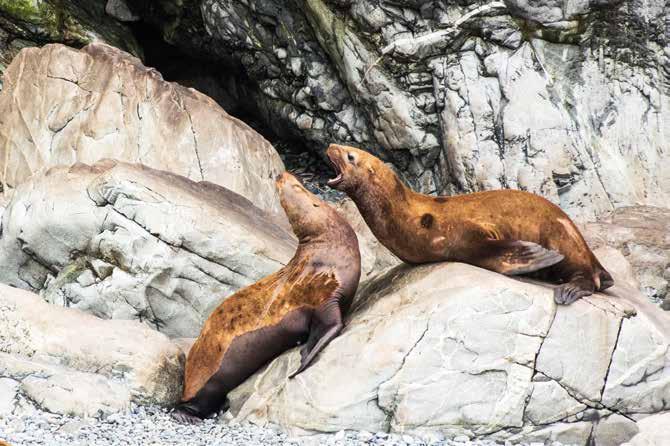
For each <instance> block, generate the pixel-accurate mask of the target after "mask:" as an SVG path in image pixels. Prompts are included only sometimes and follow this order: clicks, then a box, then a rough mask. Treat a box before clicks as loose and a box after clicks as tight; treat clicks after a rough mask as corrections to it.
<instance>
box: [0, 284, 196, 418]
mask: <svg viewBox="0 0 670 446" xmlns="http://www.w3.org/2000/svg"><path fill="white" fill-rule="evenodd" d="M183 366H184V354H183V352H182V351H181V349H179V348H178V347H177V346H176V345H174V344H173V343H172V342H170V340H169V339H168V338H167V337H166V336H165V335H163V334H161V333H159V332H157V331H155V330H152V329H151V328H149V327H147V326H146V325H142V324H140V323H138V322H134V321H105V320H102V319H99V318H97V317H95V316H91V315H88V314H86V313H83V312H81V311H78V310H74V309H67V308H59V307H56V306H54V305H49V304H48V303H46V302H44V301H43V300H42V299H40V297H39V296H36V295H34V294H32V293H29V292H27V291H23V290H19V289H16V288H11V287H8V286H5V285H0V416H2V415H3V414H4V415H8V414H26V413H27V414H30V413H34V412H35V411H39V410H44V411H47V412H52V413H60V414H67V415H74V416H80V417H99V416H107V415H110V414H112V413H115V412H120V411H127V410H129V409H130V407H131V404H132V403H135V404H153V405H160V406H171V405H173V404H174V403H175V402H176V401H177V400H178V398H179V397H180V396H181V376H182V371H183Z"/></svg>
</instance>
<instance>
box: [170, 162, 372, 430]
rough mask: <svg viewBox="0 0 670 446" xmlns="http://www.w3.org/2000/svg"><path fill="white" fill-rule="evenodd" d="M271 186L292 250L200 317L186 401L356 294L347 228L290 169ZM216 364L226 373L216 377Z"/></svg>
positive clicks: (355, 255)
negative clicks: (282, 262) (292, 238)
mask: <svg viewBox="0 0 670 446" xmlns="http://www.w3.org/2000/svg"><path fill="white" fill-rule="evenodd" d="M277 186H278V189H279V192H280V196H281V201H282V206H283V207H284V210H285V211H286V213H287V216H288V217H289V221H290V223H291V226H292V227H293V230H294V232H295V234H296V235H297V236H298V239H299V245H298V249H297V251H296V253H295V255H294V256H293V258H292V259H291V261H290V262H289V263H288V264H287V265H286V266H285V267H284V268H282V269H280V270H279V271H277V272H276V273H274V274H272V275H270V276H267V277H265V278H263V279H261V280H260V281H258V282H256V283H254V284H253V285H250V286H248V287H246V288H244V289H241V290H239V291H238V292H236V293H235V294H233V295H232V296H230V297H229V298H228V299H226V300H225V301H224V302H223V303H222V304H221V305H220V306H219V307H218V308H217V309H216V310H215V311H214V312H213V313H212V314H211V315H210V317H209V318H208V319H207V321H206V322H205V325H204V328H203V330H202V332H201V333H200V336H199V337H198V339H197V340H196V342H195V344H194V345H193V347H192V349H191V351H190V352H189V354H188V358H187V361H186V369H185V379H184V381H185V382H184V391H183V396H182V404H183V405H184V406H185V407H186V406H188V404H189V401H191V400H193V399H194V398H195V397H196V395H199V392H200V395H199V396H198V398H201V397H202V392H201V391H202V390H203V388H204V387H205V386H206V385H210V384H211V383H212V380H214V379H215V377H216V379H222V380H223V381H226V380H227V381H226V382H225V383H224V384H225V385H223V386H222V387H221V388H224V387H225V390H226V391H229V390H232V389H231V388H234V386H236V385H237V384H239V382H238V381H240V380H243V379H245V378H246V377H247V376H248V375H250V374H251V373H253V372H254V371H255V370H257V369H258V368H260V367H261V366H262V365H263V364H264V363H265V362H267V361H268V360H271V359H272V358H273V357H274V356H276V355H277V354H279V353H281V351H283V350H285V349H286V348H288V347H290V346H292V345H296V342H301V341H304V340H306V339H307V337H308V336H309V334H310V333H309V332H310V327H312V328H313V327H314V326H315V323H314V321H311V324H310V319H313V318H315V317H316V316H318V312H319V311H321V309H322V308H323V306H324V305H328V304H329V302H330V303H333V302H334V305H336V306H337V307H339V310H341V311H342V312H346V311H347V310H348V308H349V306H350V304H351V299H352V298H353V295H354V293H355V292H356V288H357V287H358V280H359V277H360V254H359V251H358V240H357V238H356V234H355V233H354V231H353V229H351V227H350V226H349V224H348V223H347V222H346V221H345V220H344V219H343V218H342V217H341V216H340V215H339V214H338V213H337V212H336V211H335V210H334V209H332V208H331V207H330V206H328V205H327V204H326V203H324V202H323V201H321V200H319V199H318V198H317V197H315V196H314V195H312V194H311V193H310V192H308V191H307V190H306V189H305V188H304V187H303V186H302V185H301V184H300V183H299V182H298V181H297V180H296V179H295V178H294V177H293V176H292V175H290V174H283V175H282V176H280V178H279V179H278V180H277ZM315 315H316V316H315ZM227 353H229V354H228V355H227ZM231 361H233V363H232V364H231V363H230V362H231ZM222 370H223V371H226V372H230V371H233V373H228V378H227V377H225V376H224V377H221V378H218V375H219V374H221V371H222ZM240 370H242V372H240ZM233 375H235V376H233ZM236 375H239V376H236ZM231 376H233V377H232V378H231ZM231 380H232V381H231ZM221 396H222V395H219V397H221ZM212 397H214V396H212ZM208 398H209V396H208ZM220 403H221V404H222V403H223V400H222V401H221V402H220ZM199 404H200V403H199ZM208 404H209V402H208ZM200 405H201V404H200ZM200 409H201V408H199V409H198V410H200ZM198 410H196V409H194V408H193V407H190V408H189V411H190V412H191V413H195V414H196V415H197V416H198V417H202V416H206V415H208V414H207V413H202V412H198Z"/></svg>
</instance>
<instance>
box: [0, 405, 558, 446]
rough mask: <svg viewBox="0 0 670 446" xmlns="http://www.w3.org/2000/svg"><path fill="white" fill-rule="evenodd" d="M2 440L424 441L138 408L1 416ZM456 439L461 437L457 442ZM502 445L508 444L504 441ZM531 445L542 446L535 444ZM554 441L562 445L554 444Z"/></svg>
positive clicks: (484, 444) (206, 444)
mask: <svg viewBox="0 0 670 446" xmlns="http://www.w3.org/2000/svg"><path fill="white" fill-rule="evenodd" d="M0 440H5V441H7V442H9V444H10V445H12V446H37V445H45V446H98V445H100V446H102V445H104V446H108V445H109V446H117V445H118V446H135V445H137V446H140V445H141V446H168V445H170V446H172V445H179V446H227V445H231V446H259V445H296V446H298V445H299V446H317V445H333V446H340V445H342V446H350V445H380V446H419V445H427V444H428V443H426V442H424V441H422V440H419V439H416V438H413V437H410V436H408V435H402V436H401V435H395V434H387V433H383V432H380V433H376V434H375V433H370V432H344V431H341V432H338V433H336V434H328V435H318V436H314V437H301V438H289V437H288V436H286V434H284V433H282V432H280V431H278V430H275V429H269V428H262V427H259V426H255V425H253V424H248V423H247V424H226V423H225V422H223V421H221V420H220V419H218V420H217V419H209V420H205V421H204V422H202V423H200V424H197V425H182V424H178V423H175V422H174V421H173V420H172V418H171V417H170V415H169V414H168V413H167V412H166V411H165V410H164V409H160V408H153V407H137V408H134V409H133V410H132V411H131V412H130V413H127V414H115V415H111V416H109V417H107V418H106V419H104V420H98V419H81V418H72V417H67V416H62V415H54V414H50V413H46V412H33V413H30V414H29V415H23V416H4V417H0ZM457 440H460V441H457ZM431 444H434V445H440V446H466V445H467V446H494V445H497V444H502V443H495V442H492V441H469V440H468V439H467V438H465V437H462V438H456V440H447V441H442V442H438V443H431ZM506 445H512V443H510V442H507V443H506ZM531 446H541V443H534V444H532V445H531ZM552 446H562V445H560V444H559V443H553V444H552Z"/></svg>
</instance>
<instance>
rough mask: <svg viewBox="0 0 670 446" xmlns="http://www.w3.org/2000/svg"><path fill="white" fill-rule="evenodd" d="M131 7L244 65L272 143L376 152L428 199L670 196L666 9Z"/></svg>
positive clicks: (636, 4)
mask: <svg viewBox="0 0 670 446" xmlns="http://www.w3.org/2000/svg"><path fill="white" fill-rule="evenodd" d="M130 6H131V8H133V9H134V12H135V13H137V14H138V15H140V16H142V17H143V18H144V19H145V20H147V21H148V22H150V23H152V24H154V25H155V26H157V27H158V28H159V29H161V30H162V33H163V37H164V39H165V40H167V41H168V42H170V43H172V44H174V45H176V46H178V47H180V48H183V49H187V50H189V51H197V52H198V53H199V54H201V55H202V57H204V58H209V59H210V60H217V61H228V63H232V64H235V65H236V66H239V67H241V68H242V69H243V70H244V72H245V75H246V76H248V78H249V79H250V80H251V82H250V83H249V85H250V90H251V92H250V94H249V97H250V100H251V102H253V103H254V104H256V108H257V110H258V112H257V114H258V115H259V116H261V117H262V118H263V119H264V120H265V121H266V123H267V125H269V126H271V127H272V128H274V129H275V131H277V133H284V134H290V135H293V136H296V137H298V138H300V139H302V140H303V141H307V142H308V143H309V144H308V145H310V146H311V147H313V148H314V150H322V149H323V148H325V147H326V146H327V145H328V144H329V143H331V142H340V143H349V144H352V145H357V146H361V147H364V148H366V149H369V150H371V151H373V152H375V153H377V154H379V155H381V156H383V157H385V158H386V159H388V160H390V161H392V162H393V163H394V164H395V165H396V166H397V167H398V168H399V169H400V170H401V171H402V172H403V173H404V175H405V177H406V178H407V179H408V180H409V182H410V183H411V184H412V186H413V187H415V188H416V189H419V190H421V191H423V192H437V193H459V192H472V191H477V190H482V189H493V188H508V187H509V188H519V189H524V190H529V191H532V192H536V193H540V194H542V195H544V196H546V197H548V198H549V199H550V200H552V201H554V202H555V203H557V204H560V205H561V207H562V208H563V209H565V210H566V211H567V212H568V213H569V214H570V215H571V216H573V217H577V218H580V219H590V218H593V217H594V216H598V215H600V214H603V213H606V212H609V211H610V210H612V209H613V208H615V207H619V206H623V205H633V204H636V203H642V204H650V205H657V206H661V205H663V204H664V203H665V204H667V202H668V200H669V199H670V195H669V194H670V174H669V173H668V171H667V169H664V168H663V167H662V166H664V165H666V164H667V163H668V161H670V150H669V149H668V145H667V144H666V143H665V142H666V141H667V139H668V131H669V129H668V124H667V123H668V122H670V117H669V116H668V111H667V110H669V109H670V108H669V107H670V94H669V91H670V90H669V89H668V85H669V82H670V53H668V49H667V48H668V36H669V35H668V32H667V17H668V15H669V14H670V10H669V9H668V8H669V7H668V2H666V1H664V0H650V1H645V2H642V1H630V2H622V1H615V0H611V1H610V0H603V1H586V0H577V1H570V2H566V1H564V0H547V1H541V2H530V1H525V0H505V1H495V2H488V3H482V2H479V1H474V0H466V1H459V2H436V1H416V0H361V1H350V0H306V1H297V0H289V1H282V2H278V1H275V0H254V1H243V2H240V1H232V0H196V1H193V2H188V3H185V2H176V1H165V2H161V4H160V5H157V4H156V3H155V2H149V1H147V0H141V1H137V2H133V4H132V5H130ZM223 76H224V77H225V76H226V75H225V74H223Z"/></svg>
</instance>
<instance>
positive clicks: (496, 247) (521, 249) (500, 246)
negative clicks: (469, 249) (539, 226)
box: [468, 239, 563, 275]
mask: <svg viewBox="0 0 670 446" xmlns="http://www.w3.org/2000/svg"><path fill="white" fill-rule="evenodd" d="M480 243H481V246H480V247H478V248H480V249H475V250H474V252H473V255H472V259H468V260H469V263H472V264H474V265H477V266H481V267H482V268H486V269H490V270H492V271H496V272H499V273H502V274H507V275H516V274H527V273H532V272H533V271H537V270H540V269H543V268H547V267H549V266H552V265H555V264H556V263H558V262H560V261H561V260H563V255H562V254H560V253H559V252H557V251H553V250H551V249H546V248H544V247H542V246H541V245H538V244H537V243H533V242H527V241H524V240H494V239H485V240H483V241H481V242H480Z"/></svg>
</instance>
